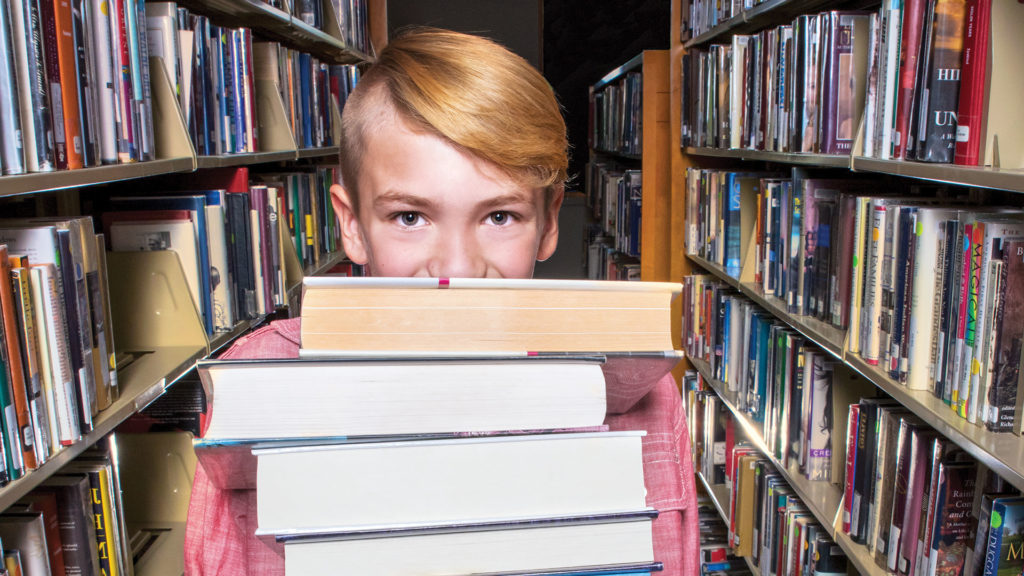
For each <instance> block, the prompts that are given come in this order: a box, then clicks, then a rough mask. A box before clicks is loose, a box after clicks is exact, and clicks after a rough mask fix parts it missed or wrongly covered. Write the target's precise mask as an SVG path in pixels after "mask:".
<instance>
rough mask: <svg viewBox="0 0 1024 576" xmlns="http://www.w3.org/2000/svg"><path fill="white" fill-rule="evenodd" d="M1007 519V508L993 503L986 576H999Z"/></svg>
mask: <svg viewBox="0 0 1024 576" xmlns="http://www.w3.org/2000/svg"><path fill="white" fill-rule="evenodd" d="M1005 517H1006V506H1005V505H1004V504H1003V503H1002V502H1000V501H998V500H996V501H994V502H993V503H992V516H991V520H990V521H989V531H988V546H987V547H986V549H985V576H998V574H999V568H1000V553H1001V551H1002V549H1003V529H1004V526H1003V519H1004V518H1005Z"/></svg>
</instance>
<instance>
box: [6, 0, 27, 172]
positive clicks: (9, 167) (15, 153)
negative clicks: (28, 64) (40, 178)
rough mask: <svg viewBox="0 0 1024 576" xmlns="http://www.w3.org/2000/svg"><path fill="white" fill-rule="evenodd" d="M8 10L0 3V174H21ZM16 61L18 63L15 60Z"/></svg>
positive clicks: (19, 117)
mask: <svg viewBox="0 0 1024 576" xmlns="http://www.w3.org/2000/svg"><path fill="white" fill-rule="evenodd" d="M11 18H12V16H11V11H10V10H8V7H7V2H6V1H0V130H2V134H3V135H2V136H0V165H2V167H3V174H5V175H10V174H23V173H24V172H25V162H24V156H23V154H24V150H23V147H22V141H23V139H22V136H21V104H20V101H19V95H18V86H17V80H16V78H15V67H14V63H15V62H16V61H18V60H16V59H15V55H14V52H15V49H14V46H13V43H14V42H15V35H14V29H15V27H14V26H13V25H12V24H13V22H12V21H11ZM19 62H20V61H19Z"/></svg>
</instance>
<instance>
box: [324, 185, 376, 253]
mask: <svg viewBox="0 0 1024 576" xmlns="http://www.w3.org/2000/svg"><path fill="white" fill-rule="evenodd" d="M331 204H332V205H333V206H334V213H335V214H336V215H337V216H338V221H339V222H340V224H341V245H342V247H343V248H344V249H345V255H346V256H348V259H349V260H351V261H352V262H354V263H356V264H360V265H362V264H366V263H367V261H369V258H368V254H369V251H368V250H367V245H366V239H365V238H364V237H363V230H362V227H361V226H360V225H359V219H358V218H357V216H356V211H355V206H354V205H353V203H352V198H351V197H349V194H348V190H346V189H345V188H344V187H343V186H341V185H340V184H334V185H333V186H331Z"/></svg>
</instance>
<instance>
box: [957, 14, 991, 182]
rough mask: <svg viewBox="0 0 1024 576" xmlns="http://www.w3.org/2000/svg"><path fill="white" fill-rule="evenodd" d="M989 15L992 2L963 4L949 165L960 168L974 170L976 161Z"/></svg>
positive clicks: (979, 140)
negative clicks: (954, 146)
mask: <svg viewBox="0 0 1024 576" xmlns="http://www.w3.org/2000/svg"><path fill="white" fill-rule="evenodd" d="M991 11H992V0H967V10H966V15H965V27H964V43H963V58H962V60H961V62H962V63H961V69H960V73H961V74H960V82H961V84H960V94H959V96H960V97H959V100H958V102H957V115H956V121H957V125H956V148H955V150H954V154H953V163H954V164H958V165H961V166H977V165H978V161H979V153H980V150H981V139H982V137H983V134H982V125H981V119H982V111H983V109H984V106H985V97H986V94H985V71H986V67H987V66H988V35H989V18H990V17H991Z"/></svg>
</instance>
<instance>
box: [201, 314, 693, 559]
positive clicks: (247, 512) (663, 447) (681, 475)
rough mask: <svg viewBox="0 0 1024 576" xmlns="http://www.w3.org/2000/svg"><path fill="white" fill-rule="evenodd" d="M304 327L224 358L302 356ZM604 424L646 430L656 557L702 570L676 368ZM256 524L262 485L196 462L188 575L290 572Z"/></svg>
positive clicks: (267, 336)
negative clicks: (221, 482)
mask: <svg viewBox="0 0 1024 576" xmlns="http://www.w3.org/2000/svg"><path fill="white" fill-rule="evenodd" d="M299 327H300V319H299V318H292V319H289V320H279V321H276V322H272V323H270V324H269V325H267V326H264V327H263V328H260V329H259V330H256V331H255V332H253V333H252V334H249V335H247V336H244V337H242V338H239V339H238V340H237V341H236V342H235V343H234V344H233V345H232V346H231V348H229V349H228V350H227V351H226V352H225V353H224V354H222V355H221V358H223V359H248V358H296V357H298V355H299ZM609 392H610V393H612V392H615V391H609ZM605 424H607V425H608V426H609V428H611V429H612V430H646V431H647V435H646V436H645V437H644V439H643V457H644V482H645V483H646V485H647V505H648V506H650V507H652V508H655V509H657V510H658V511H659V515H658V518H657V519H656V520H655V521H654V527H653V530H654V558H655V560H657V561H659V562H662V563H663V564H664V566H665V570H664V572H662V573H661V574H663V575H664V576H696V575H697V574H698V573H699V572H700V538H699V533H698V525H697V500H696V494H695V490H696V488H695V486H694V474H693V464H692V460H691V457H690V435H689V431H688V429H687V426H686V415H685V414H684V412H683V409H682V402H681V399H680V395H679V390H678V388H676V384H675V380H674V379H673V378H672V376H671V374H670V375H666V376H665V377H664V378H662V379H661V380H660V381H659V382H658V383H657V384H656V385H655V386H654V388H653V389H652V390H651V391H650V392H648V393H647V394H646V395H645V396H643V398H642V399H641V400H640V401H639V402H637V403H636V404H635V405H634V406H633V407H632V408H630V409H629V410H628V411H626V412H625V413H623V414H609V415H608V416H607V417H606V419H605ZM255 532H256V491H255V490H221V489H218V488H216V487H214V486H213V484H211V482H210V480H209V479H208V478H207V476H206V474H205V472H204V471H203V467H202V466H201V465H200V466H198V467H197V468H196V476H195V480H194V481H193V483H192V499H191V501H190V502H189V509H188V523H187V527H186V530H185V574H186V576H214V575H218V576H229V575H230V576H234V575H239V574H260V575H270V574H284V557H283V556H280V555H279V554H278V553H277V552H275V551H274V550H273V549H272V548H270V547H269V546H267V545H266V544H264V543H263V542H262V541H260V540H259V539H258V538H256V537H255V536H254V534H255Z"/></svg>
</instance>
